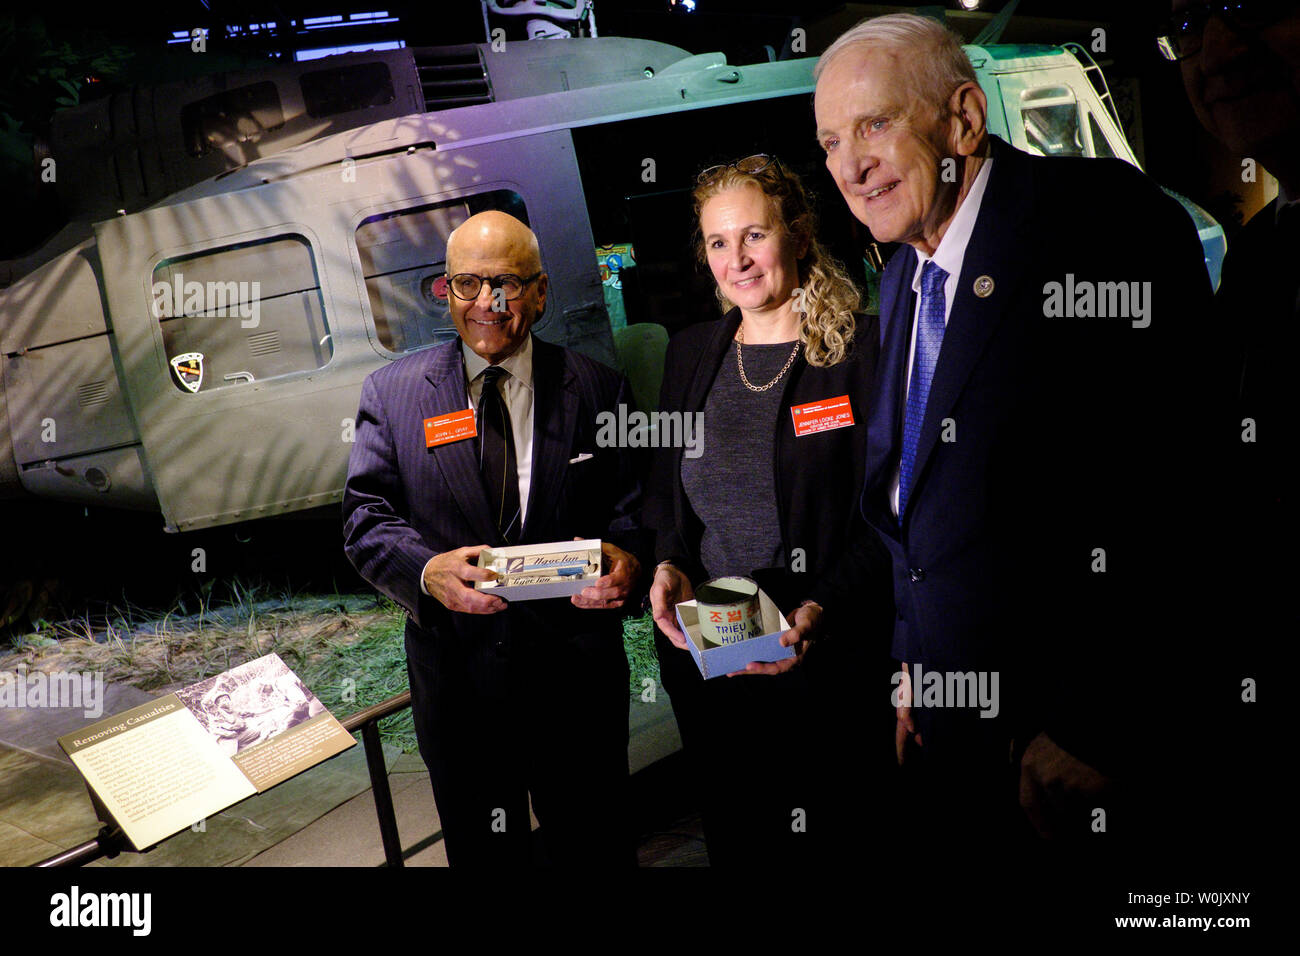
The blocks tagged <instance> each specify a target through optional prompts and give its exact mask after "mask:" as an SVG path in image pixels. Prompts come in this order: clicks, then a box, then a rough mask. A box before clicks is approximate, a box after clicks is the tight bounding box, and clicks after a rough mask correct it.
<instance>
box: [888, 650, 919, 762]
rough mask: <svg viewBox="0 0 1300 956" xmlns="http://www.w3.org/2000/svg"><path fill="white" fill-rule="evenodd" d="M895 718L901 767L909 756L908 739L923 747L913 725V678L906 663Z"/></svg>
mask: <svg viewBox="0 0 1300 956" xmlns="http://www.w3.org/2000/svg"><path fill="white" fill-rule="evenodd" d="M894 717H895V721H896V722H895V724H894V754H895V755H896V756H897V757H898V765H899V766H900V767H901V766H902V765H903V760H904V758H905V757H906V756H907V740H908V738H909V737H911V739H912V742H913V743H914V744H915V745H916V746H918V747H920V746H921V735H920V734H918V733H917V732H916V724H914V723H912V678H911V675H909V674H908V672H907V662H906V661H904V663H903V682H902V683H901V684H899V685H898V706H897V707H895V708H894Z"/></svg>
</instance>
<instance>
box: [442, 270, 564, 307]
mask: <svg viewBox="0 0 1300 956" xmlns="http://www.w3.org/2000/svg"><path fill="white" fill-rule="evenodd" d="M541 275H542V274H541V273H540V272H534V273H533V274H532V275H530V276H527V277H524V276H517V275H514V274H513V273H507V274H506V275H503V276H476V275H474V273H472V272H458V273H456V274H455V275H454V276H452V277H451V278H450V279H448V280H447V287H448V288H449V289H451V291H452V294H453V295H454V296H456V298H458V299H464V300H466V301H467V302H473V301H474V300H475V299H477V298H478V294H479V291H480V290H481V289H482V288H483V283H484V282H486V283H487V284H488V287H489V288H491V289H494V290H495V289H500V290H501V291H502V292H503V293H504V294H505V297H506V301H507V302H510V301H513V300H514V299H517V298H519V297H520V296H521V295H523V292H524V289H525V288H526V287H527V286H528V284H529V283H530V282H536V281H537V280H538V279H539V278H541Z"/></svg>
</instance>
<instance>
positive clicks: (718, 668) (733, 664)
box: [677, 588, 795, 680]
mask: <svg viewBox="0 0 1300 956" xmlns="http://www.w3.org/2000/svg"><path fill="white" fill-rule="evenodd" d="M758 603H759V609H760V613H761V614H762V615H763V633H762V634H760V635H759V636H758V637H751V638H750V639H749V640H747V641H741V642H740V643H738V644H724V645H722V646H721V647H706V646H705V644H704V638H702V637H700V612H699V608H698V607H697V606H696V603H695V602H694V601H683V602H682V603H681V604H679V605H677V626H678V627H680V628H681V631H682V633H683V634H685V635H686V646H687V648H689V649H690V652H691V657H693V658H695V666H696V667H698V668H699V669H700V673H701V674H702V675H704V679H705V680H710V679H711V678H714V677H721V676H723V675H724V674H730V673H731V672H732V671H743V670H744V669H745V665H746V664H748V663H750V662H751V661H769V662H770V661H781V660H785V659H786V658H787V657H794V656H795V652H794V648H793V647H782V646H781V634H782V632H784V631H788V630H790V625H789V623H788V622H787V621H786V619H785V615H783V614H782V613H781V612H780V611H779V610H777V607H776V605H775V604H773V603H772V599H771V598H769V597H768V596H767V594H766V593H764V592H763V590H762V588H760V589H759V591H758Z"/></svg>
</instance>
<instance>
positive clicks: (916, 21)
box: [813, 13, 979, 110]
mask: <svg viewBox="0 0 1300 956" xmlns="http://www.w3.org/2000/svg"><path fill="white" fill-rule="evenodd" d="M858 43H861V44H864V45H870V46H877V47H883V48H884V49H886V50H892V51H897V52H906V53H908V54H911V55H910V56H909V57H908V62H910V63H914V64H918V65H920V68H919V69H915V70H909V71H907V76H906V82H907V83H908V85H909V86H910V87H911V90H912V92H913V93H914V94H915V95H916V96H917V97H918V98H919V99H920V100H921V101H922V102H924V103H926V104H928V105H930V106H931V107H933V108H935V109H938V110H942V109H943V108H944V106H945V105H946V104H947V102H948V98H949V97H950V96H952V93H953V91H954V90H956V89H957V87H959V86H961V85H962V84H963V83H978V82H979V80H978V78H977V77H976V76H975V68H974V67H973V66H971V62H970V58H969V57H968V56H966V51H965V50H963V49H962V41H961V37H959V36H957V34H955V33H953V32H952V31H951V30H949V29H948V28H947V27H945V26H944V25H943V24H942V23H940V22H939V21H938V20H932V19H930V18H929V17H921V16H917V15H916V14H914V13H891V14H889V15H888V16H883V17H871V18H869V19H867V20H863V21H862V22H861V23H859V24H858V25H857V26H854V27H851V28H849V29H848V30H846V31H845V32H844V33H843V34H842V35H841V36H840V37H839V39H837V40H836V41H835V42H834V43H832V44H831V45H830V46H829V47H827V48H826V52H825V53H823V54H822V55H821V56H820V57H819V58H818V60H817V65H816V66H814V67H813V80H814V81H815V80H816V79H817V78H818V77H820V76H821V73H822V71H823V70H824V69H826V65H827V64H828V63H830V62H831V60H832V59H834V58H835V57H837V56H839V54H840V53H842V52H844V50H845V49H846V48H847V47H849V46H852V45H853V44H858Z"/></svg>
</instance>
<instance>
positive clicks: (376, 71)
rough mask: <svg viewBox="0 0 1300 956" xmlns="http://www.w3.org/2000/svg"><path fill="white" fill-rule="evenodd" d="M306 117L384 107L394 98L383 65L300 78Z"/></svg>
mask: <svg viewBox="0 0 1300 956" xmlns="http://www.w3.org/2000/svg"><path fill="white" fill-rule="evenodd" d="M298 82H299V83H300V84H301V85H302V99H303V103H304V104H305V105H306V107H307V115H308V116H311V117H313V118H315V119H320V118H322V117H325V116H333V115H335V114H336V113H347V112H349V111H351V110H363V109H368V108H370V107H372V106H386V105H387V104H389V103H391V102H393V100H394V99H396V98H397V95H396V94H395V93H394V92H393V78H392V75H391V74H390V73H389V72H388V64H386V63H353V64H351V65H350V66H339V67H334V68H333V69H329V70H313V71H312V72H310V73H304V74H303V75H302V76H301V77H299V80H298Z"/></svg>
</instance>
